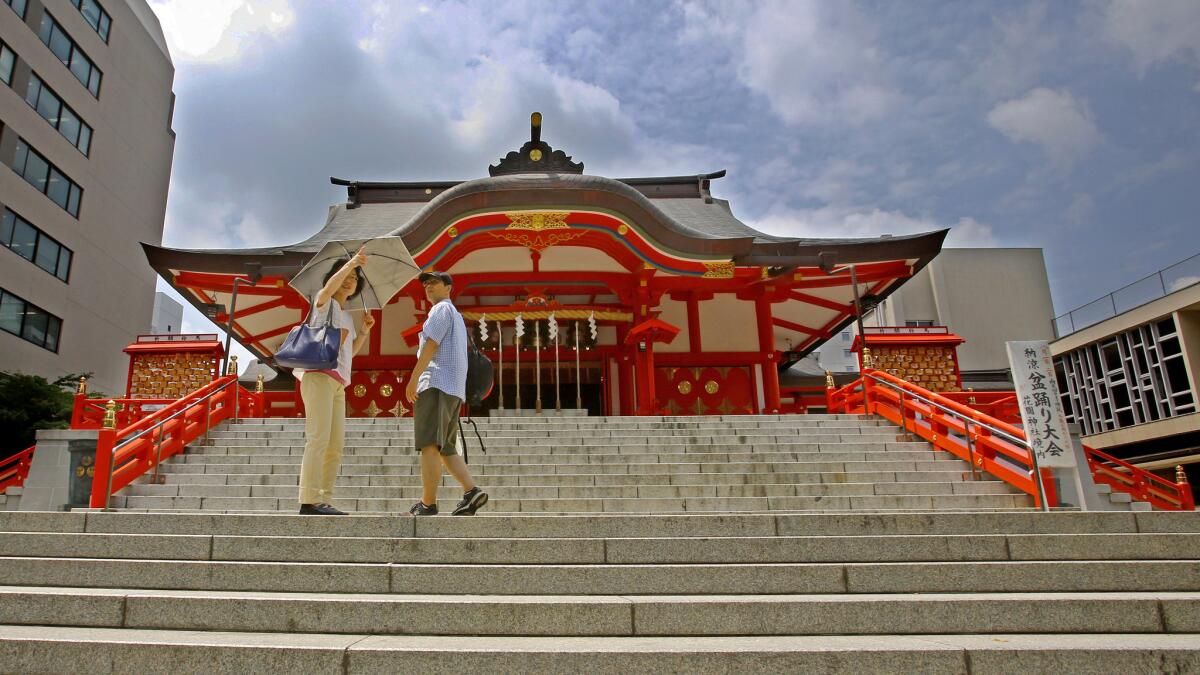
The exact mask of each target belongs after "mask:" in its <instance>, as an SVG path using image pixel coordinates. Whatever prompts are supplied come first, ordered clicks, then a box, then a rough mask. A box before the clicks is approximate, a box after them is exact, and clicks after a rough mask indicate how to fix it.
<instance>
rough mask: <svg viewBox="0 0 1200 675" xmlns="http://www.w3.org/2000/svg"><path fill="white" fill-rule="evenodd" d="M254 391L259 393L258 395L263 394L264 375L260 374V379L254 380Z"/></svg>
mask: <svg viewBox="0 0 1200 675" xmlns="http://www.w3.org/2000/svg"><path fill="white" fill-rule="evenodd" d="M254 391H255V392H257V393H259V394H261V393H263V376H262V373H259V374H258V377H256V378H254Z"/></svg>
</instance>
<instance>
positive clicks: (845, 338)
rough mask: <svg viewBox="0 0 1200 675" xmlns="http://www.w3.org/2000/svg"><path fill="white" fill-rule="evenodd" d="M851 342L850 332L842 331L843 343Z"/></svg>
mask: <svg viewBox="0 0 1200 675" xmlns="http://www.w3.org/2000/svg"><path fill="white" fill-rule="evenodd" d="M849 341H850V331H848V330H844V331H842V342H849Z"/></svg>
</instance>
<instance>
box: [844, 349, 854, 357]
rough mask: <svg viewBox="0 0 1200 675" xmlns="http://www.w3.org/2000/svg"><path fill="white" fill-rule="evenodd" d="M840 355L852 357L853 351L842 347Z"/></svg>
mask: <svg viewBox="0 0 1200 675" xmlns="http://www.w3.org/2000/svg"><path fill="white" fill-rule="evenodd" d="M842 356H844V357H846V358H848V359H852V358H854V352H852V351H850V350H849V349H843V350H842Z"/></svg>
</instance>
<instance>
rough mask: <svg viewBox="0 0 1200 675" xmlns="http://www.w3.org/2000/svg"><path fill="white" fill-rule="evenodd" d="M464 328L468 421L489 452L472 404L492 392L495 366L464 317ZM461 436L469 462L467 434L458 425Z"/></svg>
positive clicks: (465, 459)
mask: <svg viewBox="0 0 1200 675" xmlns="http://www.w3.org/2000/svg"><path fill="white" fill-rule="evenodd" d="M463 329H464V330H466V331H467V387H466V389H467V391H466V394H467V400H466V404H467V422H470V424H471V426H472V427H474V429H475V438H478V439H479V449H480V450H483V451H484V452H485V453H486V452H487V447H485V446H484V444H483V436H481V435H480V434H479V425H477V424H475V420H473V419H471V406H475V405H479V404H480V403H483V401H484V399H486V398H487V397H488V396H490V395H491V393H492V387H493V386H494V385H495V382H496V379H495V367H494V366H492V360H491V359H489V358H488V357H487V356H485V355H484V353H483V352H481V351H479V347H478V346H476V345H475V336H474V335H472V334H471V329H470V328H467V320H466V319H463ZM458 434H459V438H460V439H461V440H462V451H463V461H464V462H469V461H470V459H468V457H467V435H466V434H465V433H464V432H463V428H462V425H461V424H459V425H458Z"/></svg>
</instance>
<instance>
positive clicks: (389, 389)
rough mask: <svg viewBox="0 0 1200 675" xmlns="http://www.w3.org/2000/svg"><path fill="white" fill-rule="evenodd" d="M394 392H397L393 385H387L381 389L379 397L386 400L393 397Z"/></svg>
mask: <svg viewBox="0 0 1200 675" xmlns="http://www.w3.org/2000/svg"><path fill="white" fill-rule="evenodd" d="M393 391H395V390H394V389H392V385H390V384H385V385H383V386H381V387H379V395H380V396H383V397H384V398H387V397H389V396H391V395H392V392H393Z"/></svg>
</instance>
